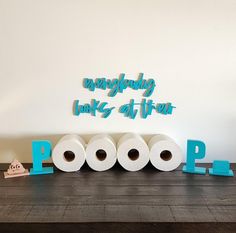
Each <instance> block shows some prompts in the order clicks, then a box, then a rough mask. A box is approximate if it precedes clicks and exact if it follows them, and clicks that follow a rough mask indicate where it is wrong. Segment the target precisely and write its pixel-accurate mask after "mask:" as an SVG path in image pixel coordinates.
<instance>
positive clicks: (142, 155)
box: [117, 133, 149, 171]
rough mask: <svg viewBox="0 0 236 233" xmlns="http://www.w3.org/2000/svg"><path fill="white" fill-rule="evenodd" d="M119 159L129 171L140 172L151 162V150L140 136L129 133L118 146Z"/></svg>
mask: <svg viewBox="0 0 236 233" xmlns="http://www.w3.org/2000/svg"><path fill="white" fill-rule="evenodd" d="M117 159H118V161H119V163H120V165H121V166H122V167H123V168H125V169H126V170H128V171H138V170H140V169H142V168H143V167H145V166H146V165H147V163H148V161H149V148H148V146H147V144H146V142H145V141H144V140H143V138H142V137H141V136H140V135H137V134H133V133H127V134H125V135H123V136H122V137H121V138H120V140H119V142H118V144H117Z"/></svg>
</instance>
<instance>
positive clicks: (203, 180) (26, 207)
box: [0, 164, 236, 233]
mask: <svg viewBox="0 0 236 233" xmlns="http://www.w3.org/2000/svg"><path fill="white" fill-rule="evenodd" d="M206 166H208V167H209V165H208V164H207V165H206ZM233 166H234V168H235V164H234V165H233ZM26 167H29V166H27V165H26ZM1 168H3V167H1ZM12 223H14V224H13V225H15V224H16V225H15V226H16V227H19V228H20V229H21V232H30V231H31V230H32V227H33V226H37V230H38V231H37V230H36V231H35V230H34V231H35V233H36V232H39V230H41V231H40V232H55V231H53V229H54V230H55V229H58V230H57V232H72V230H73V229H81V232H83V230H84V232H95V231H96V228H97V229H100V230H101V231H96V232H109V231H108V230H107V229H110V232H111V229H112V232H118V231H116V230H115V229H114V227H115V226H116V227H117V226H118V227H119V228H120V230H122V231H119V232H133V231H132V230H133V229H136V231H135V232H143V231H141V229H145V232H147V231H148V232H165V230H166V232H167V231H168V232H170V230H171V229H175V228H174V227H175V226H176V227H177V228H176V229H175V232H177V233H178V232H201V233H203V232H208V233H210V232H220V233H228V232H236V178H235V177H229V178H228V177H214V176H208V175H206V176H202V175H191V174H183V173H182V172H181V167H180V168H178V169H177V170H175V171H173V172H159V171H157V170H156V169H154V168H153V167H152V166H150V165H149V166H147V167H146V168H144V169H143V170H142V171H139V172H126V171H124V170H123V169H122V168H121V167H120V166H118V165H116V166H115V167H114V168H113V169H111V170H109V171H106V172H94V171H92V170H91V169H89V168H88V167H87V166H85V167H83V169H82V170H81V171H80V172H76V173H64V172H60V171H58V170H56V172H55V174H53V175H41V176H28V177H19V178H14V179H4V178H3V174H2V176H1V177H0V230H1V232H4V231H5V232H14V229H12V226H13V225H12ZM24 223H27V224H29V223H30V224H34V225H24ZM68 223H70V224H71V225H70V224H68ZM99 223H100V224H99ZM117 223H120V224H118V225H117ZM35 224H36V225H35ZM101 224H105V225H101ZM135 224H136V225H135ZM198 224H201V225H198ZM59 226H60V227H59ZM104 226H106V227H104ZM112 226H113V228H109V227H112ZM199 226H201V227H202V228H203V229H205V231H204V230H203V231H202V230H199V229H200V228H199ZM216 227H217V230H219V229H221V230H219V231H217V230H216ZM213 228H214V229H215V231H212V229H213ZM63 229H64V230H63ZM147 229H148V230H147ZM190 229H191V231H190ZM159 230H160V231H159ZM188 230H189V231H188Z"/></svg>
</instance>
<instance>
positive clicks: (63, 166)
mask: <svg viewBox="0 0 236 233" xmlns="http://www.w3.org/2000/svg"><path fill="white" fill-rule="evenodd" d="M52 160H53V163H54V165H55V166H56V167H57V168H58V169H60V170H62V171H65V172H75V171H78V170H80V168H81V167H82V165H83V164H84V162H85V142H84V140H83V139H82V138H81V137H80V136H78V135H75V134H71V135H66V136H64V137H62V138H61V139H60V140H59V142H58V143H57V144H56V146H55V147H54V149H53V151H52Z"/></svg>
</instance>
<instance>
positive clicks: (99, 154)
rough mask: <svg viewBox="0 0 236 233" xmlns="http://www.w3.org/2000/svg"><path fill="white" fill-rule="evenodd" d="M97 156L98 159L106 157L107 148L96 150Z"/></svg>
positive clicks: (101, 159)
mask: <svg viewBox="0 0 236 233" xmlns="http://www.w3.org/2000/svg"><path fill="white" fill-rule="evenodd" d="M96 156H97V159H98V160H100V161H103V160H105V159H106V157H107V153H106V151H105V150H102V149H100V150H97V151H96Z"/></svg>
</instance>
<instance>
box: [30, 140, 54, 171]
mask: <svg viewBox="0 0 236 233" xmlns="http://www.w3.org/2000/svg"><path fill="white" fill-rule="evenodd" d="M32 156H33V168H31V169H30V175H42V174H52V173H53V167H43V161H44V160H47V159H49V158H50V157H51V143H50V141H41V140H40V141H32Z"/></svg>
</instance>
